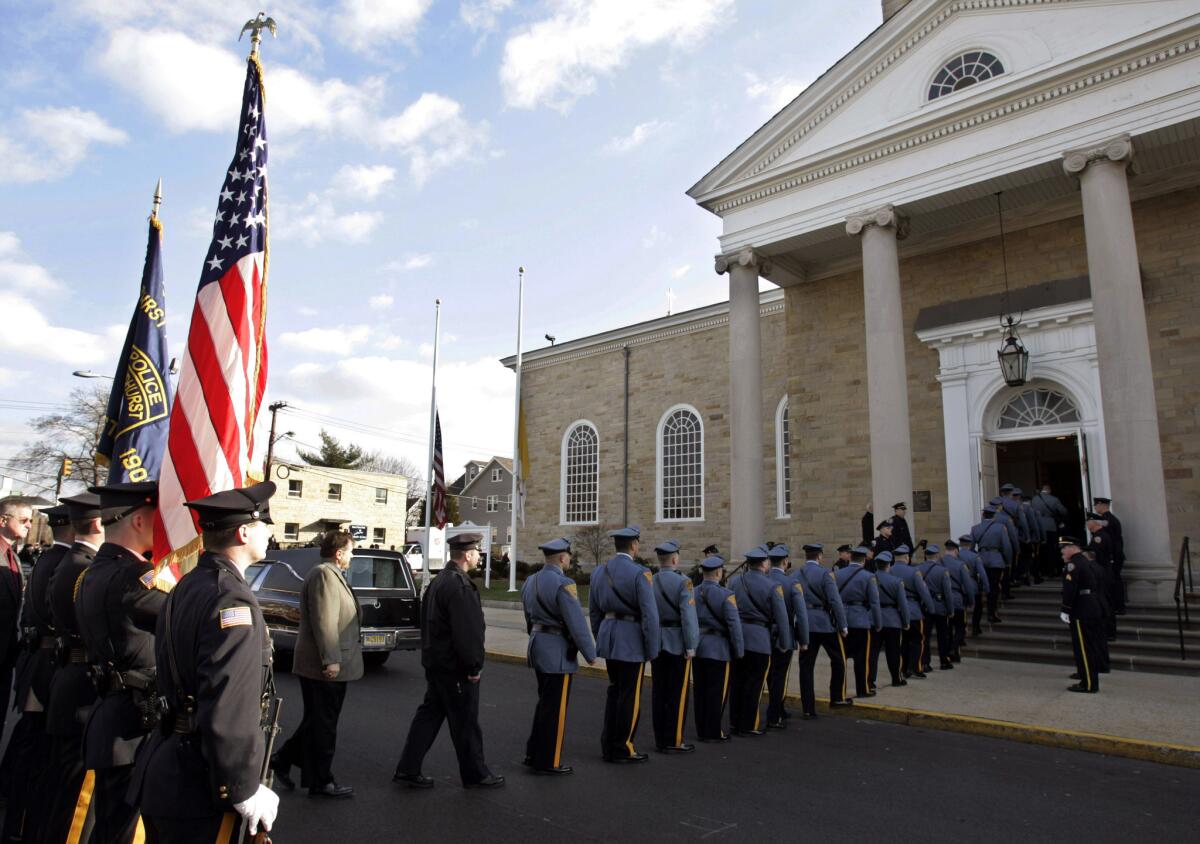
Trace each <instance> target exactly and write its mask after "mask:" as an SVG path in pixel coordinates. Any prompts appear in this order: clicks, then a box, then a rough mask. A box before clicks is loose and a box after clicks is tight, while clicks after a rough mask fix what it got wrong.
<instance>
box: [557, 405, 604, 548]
mask: <svg viewBox="0 0 1200 844" xmlns="http://www.w3.org/2000/svg"><path fill="white" fill-rule="evenodd" d="M599 488H600V436H599V434H597V433H596V426H595V425H593V424H592V423H591V422H588V421H587V420H580V421H578V422H575V423H573V424H572V425H571V426H570V427H568V428H567V432H566V433H565V434H564V435H563V442H562V482H561V489H562V492H561V495H560V503H559V521H560V522H561V523H562V524H564V525H591V524H595V523H596V521H597V519H598V511H599V506H598V497H599Z"/></svg>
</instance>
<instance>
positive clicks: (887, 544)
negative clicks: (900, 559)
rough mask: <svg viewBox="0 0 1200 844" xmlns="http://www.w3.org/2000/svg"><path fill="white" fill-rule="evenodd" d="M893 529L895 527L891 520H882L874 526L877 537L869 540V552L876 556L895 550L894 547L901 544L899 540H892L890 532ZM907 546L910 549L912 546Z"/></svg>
mask: <svg viewBox="0 0 1200 844" xmlns="http://www.w3.org/2000/svg"><path fill="white" fill-rule="evenodd" d="M894 528H895V525H894V524H893V523H892V520H891V519H884V520H883V521H882V522H880V523H879V524H878V525H876V526H875V530H876V531H878V532H879V535H878V536H876V537H875V538H874V539H872V540H871V543H870V546H869V547H870V548H871V550H872V551H874V552H875V553H876V554H880V553H882V552H884V551H893V552H894V551H895V550H896V546H898V545H900V544H901V542H900V541H899V540H897V539H894V538H893V533H892V531H893V530H894ZM907 544H908V545H909V546H910V547H911V545H912V543H911V542H910V543H907Z"/></svg>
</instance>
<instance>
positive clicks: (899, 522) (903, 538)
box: [892, 501, 916, 548]
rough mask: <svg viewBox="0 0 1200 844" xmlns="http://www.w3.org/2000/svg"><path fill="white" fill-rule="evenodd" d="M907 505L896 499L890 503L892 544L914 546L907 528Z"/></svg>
mask: <svg viewBox="0 0 1200 844" xmlns="http://www.w3.org/2000/svg"><path fill="white" fill-rule="evenodd" d="M907 516H908V505H907V504H905V503H904V502H903V501H897V502H896V503H895V504H893V505H892V546H893V547H894V546H896V545H907V546H908V547H909V548H915V547H916V546H915V545H914V544H913V538H912V533H911V532H910V531H909V529H908V518H907Z"/></svg>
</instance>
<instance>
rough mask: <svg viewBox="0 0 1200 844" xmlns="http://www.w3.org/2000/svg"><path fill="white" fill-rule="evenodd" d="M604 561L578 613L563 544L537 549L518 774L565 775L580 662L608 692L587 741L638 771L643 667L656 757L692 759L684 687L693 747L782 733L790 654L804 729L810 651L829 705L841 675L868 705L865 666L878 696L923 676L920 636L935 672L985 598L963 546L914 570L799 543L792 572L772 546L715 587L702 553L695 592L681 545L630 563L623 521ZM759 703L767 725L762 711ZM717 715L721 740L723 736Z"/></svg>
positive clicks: (931, 549) (933, 555)
mask: <svg viewBox="0 0 1200 844" xmlns="http://www.w3.org/2000/svg"><path fill="white" fill-rule="evenodd" d="M610 536H611V537H612V539H613V542H614V544H615V548H616V554H615V555H614V556H613V557H612V558H611V559H609V560H608V561H607V562H605V563H602V564H600V565H599V566H597V567H596V569H595V570H594V571H593V572H592V575H591V580H590V589H591V593H590V598H589V609H588V612H587V615H585V612H584V610H583V608H582V606H581V605H580V602H579V600H578V596H577V593H576V586H575V583H574V581H573V580H572V579H571V578H570V577H568V576H567V575H566V574H565V569H566V568H567V567H568V566H569V565H570V559H571V545H570V541H569V540H568V539H565V538H563V539H556V540H554V541H552V542H547V543H546V544H544V545H541V546H539V547H540V549H541V551H542V552H543V554H544V555H545V561H546V564H545V566H543V567H542V569H540V570H539V571H538V572H536V573H535V574H533V575H531V576H530V577H529V578H528V579H527V580H526V581H525V586H524V588H523V590H522V595H521V599H522V606H523V608H524V613H525V619H526V624H527V627H528V631H529V648H528V661H529V664H530V666H531V667H532V668H533V670H534V672H535V673H536V676H537V683H538V703H537V706H536V709H535V712H534V718H533V726H532V729H531V731H530V736H529V741H528V744H527V748H526V758H525V764H526V765H527V766H528V767H529V768H531V769H532V770H533V771H534V772H535V773H538V774H545V775H563V774H570V773H571V772H572V769H571V767H570V766H568V765H564V764H563V761H562V745H563V734H564V730H565V724H566V715H567V706H568V701H569V697H570V688H571V675H572V674H574V673H575V672H576V671H577V670H578V659H577V658H578V656H579V655H580V654H582V656H583V657H584V659H585V660H586V661H587V662H588V663H589V664H591V663H594V662H595V660H596V658H597V657H598V656H599V657H603V658H604V659H605V663H606V670H607V672H608V679H609V685H608V689H607V698H606V701H605V708H604V720H603V726H602V729H601V736H600V746H601V754H602V756H603V758H604V760H605V761H606V762H611V763H615V764H630V763H638V762H644V761H646V759H647V758H648V757H647V754H645V753H640V752H638V750H637V748H636V746H635V744H634V740H635V738H636V734H637V729H638V720H639V716H640V713H641V708H642V688H643V679H644V677H645V668H646V663H648V662H649V663H650V664H651V665H652V671H653V676H654V682H653V684H652V686H651V705H650V709H651V712H652V716H653V717H652V721H653V733H654V745H655V748H656V749H657V750H658V751H659V752H661V753H668V754H670V753H691V752H693V751H694V750H695V746H694V745H692V744H690V743H688V742H685V741H684V724H685V722H686V719H687V702H688V696H689V681H690V684H691V690H692V696H693V706H694V712H695V719H696V734H697V737H698V738H699V740H700V741H702V742H725V741H729V740H730V736H731V735H736V736H761V735H763V734H764V733H765V732H766V730H768V729H784V728H785V727H786V722H787V720H788V718H789V717H791V714H790V713H789V712H788V711H787V710H786V709H785V708H784V696H785V693H786V690H787V682H788V675H789V673H790V670H791V666H792V662H793V655H794V654H795V653H796V652H797V651H799V654H800V656H799V664H800V692H801V694H800V697H801V706H802V711H801V717H802V718H804V719H806V720H807V719H813V718H816V717H817V711H816V694H815V689H814V669H815V666H816V662H817V659H818V657H819V655H820V653H821V652H822V651H824V653H825V654H826V656H827V657H828V659H829V662H830V668H831V671H830V688H829V700H830V705H831V706H834V707H843V706H851V705H852V704H853V699H852V698H851V697H850V696H849V695H848V690H847V673H848V667H847V665H848V663H849V662H853V673H854V681H855V691H856V696H857V697H873V696H874V695H875V694H876V679H877V672H878V662H879V655H880V653H881V652H883V653H884V654H885V656H886V662H887V666H888V671H889V673H890V674H891V681H892V685H894V686H904V685H907V683H908V679H909V678H914V677H915V678H919V679H924V678H925V677H926V676H927V675H926V672H927V671H929V670H930V668H931V665H930V647H929V645H930V639H931V637H933V636H935V635H936V641H937V644H938V647H939V657H940V664H941V668H943V669H951V668H953V667H954V663H955V662H958V661H959V660H960V659H961V657H960V656H959V652H958V649H959V646H960V645H961V643H962V641H963V638H964V637H965V631H966V609H967V608H968V607H970V606H972V605H973V604H974V601H975V598H976V594H977V592H978V591H979V590H980V589H982V590H983V592H984V593H986V591H987V588H988V583H987V577H986V572H985V570H984V568H983V564H982V560H981V559H980V557H979V556H978V555H976V554H975V553H974V552H973V551H971V549H970V546H971V544H972V537H970V536H964V537H962V539H960V540H959V542H954V541H948V542H947V543H946V545H947V548H946V551H945V553H944V554H943V553H942V550H941V549H940V548H939V547H938V546H937V545H932V544H929V545H926V546H925V548H924V557H925V560H924V561H923V562H921V563H916V564H914V563H912V562H911V561H910V558H909V549H908V547H907V546H905V545H900V546H898V547H896V548H895V550H881V551H879V552H878V553H876V552H875V551H874V550H873V549H871V548H868V547H866V546H858V547H855V548H847V552H848V553H847V554H846V557H847V559H846V564H845V565H844V567H841V568H837V569H835V570H830V569H828V568H826V567H825V566H824V565H823V561H824V557H823V546H822V545H821V544H819V543H810V544H806V545H805V546H804V548H803V550H804V563H803V565H801V566H799V567H797V568H796V569H794V570H792V569H791V566H790V562H791V560H790V558H791V552H790V549H789V548H788V547H787V546H786V545H783V544H772V545H769V546H768V545H762V546H758V547H756V548H752V549H750V550H749V551H747V552H746V553H745V554H744V555H743V556H744V562H743V563H742V564H741V565H740V566H739V567H738V568H737V569H736V570H735V571H734V573H733V574H732V576H730V577H729V578H728V580H726V578H725V573H726V572H725V560H724V558H722V557H721V556H720V555H719V553H718V550H717V549H716V547H715V546H709V547H708V548H706V549H704V552H705V554H706V555H707V556H705V558H704V559H703V561H702V562H701V563H700V564H699V569H700V574H701V580H700V582H699V585H695V584H694V583H693V582H692V580H691V579H690V578H689V577H688V576H686V575H685V574H684V573H682V572H681V571H680V570H679V550H680V549H679V545H678V543H676V542H674V541H668V542H664V543H662V544H660V545H658V546H657V547H656V548H655V549H654V550H655V553H656V554H657V556H658V563H659V565H658V570H657V571H656V572H651V571H650V570H648V569H647V568H645V567H644V566H642V565H641V564H639V563H638V562H637V561H636V558H637V556H638V552H639V550H640V541H641V531H640V529H639V528H638V527H637V526H636V525H631V526H629V527H626V528H622V529H620V530H617V531H613V532H612V533H610ZM764 691H765V692H766V693H767V706H766V711H765V713H764V712H763V710H762V707H761V706H760V701H761V698H762V695H763V693H764ZM727 707H728V711H729V731H728V732H727V731H726V730H725V729H724V717H725V710H726V708H727Z"/></svg>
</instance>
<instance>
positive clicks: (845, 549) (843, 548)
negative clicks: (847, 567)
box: [838, 545, 852, 554]
mask: <svg viewBox="0 0 1200 844" xmlns="http://www.w3.org/2000/svg"><path fill="white" fill-rule="evenodd" d="M850 550H852V549H851V548H850V546H849V545H839V546H838V553H839V554H840V553H842V552H843V551H850Z"/></svg>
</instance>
